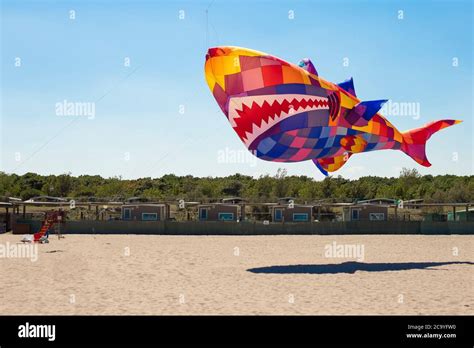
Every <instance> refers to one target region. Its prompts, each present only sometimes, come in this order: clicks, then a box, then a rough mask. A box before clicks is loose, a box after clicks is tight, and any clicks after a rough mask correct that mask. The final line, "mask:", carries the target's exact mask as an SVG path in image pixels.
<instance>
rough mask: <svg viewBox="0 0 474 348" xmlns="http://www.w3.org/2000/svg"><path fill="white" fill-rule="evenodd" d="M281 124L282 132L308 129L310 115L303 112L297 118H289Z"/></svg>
mask: <svg viewBox="0 0 474 348" xmlns="http://www.w3.org/2000/svg"><path fill="white" fill-rule="evenodd" d="M279 124H280V129H281V131H282V132H285V131H290V130H294V129H301V128H306V126H307V124H308V114H307V113H306V112H303V113H301V114H298V115H296V116H291V117H288V118H287V119H284V120H283V121H281V122H280V123H279Z"/></svg>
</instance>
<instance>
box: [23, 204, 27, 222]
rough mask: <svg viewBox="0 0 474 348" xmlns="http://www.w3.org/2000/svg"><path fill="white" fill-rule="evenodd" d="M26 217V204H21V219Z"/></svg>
mask: <svg viewBox="0 0 474 348" xmlns="http://www.w3.org/2000/svg"><path fill="white" fill-rule="evenodd" d="M25 218H26V205H23V219H25Z"/></svg>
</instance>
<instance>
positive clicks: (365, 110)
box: [345, 99, 387, 127]
mask: <svg viewBox="0 0 474 348" xmlns="http://www.w3.org/2000/svg"><path fill="white" fill-rule="evenodd" d="M386 102H387V100H385V99H384V100H368V101H363V102H360V103H358V104H357V105H356V106H354V107H353V108H352V109H351V110H349V111H348V112H347V114H346V116H345V118H346V121H347V122H349V123H350V124H351V125H353V126H357V127H365V126H367V124H368V123H369V121H370V120H371V119H372V117H374V116H375V115H376V114H377V112H378V111H379V110H380V109H381V108H382V105H383V104H385V103H386Z"/></svg>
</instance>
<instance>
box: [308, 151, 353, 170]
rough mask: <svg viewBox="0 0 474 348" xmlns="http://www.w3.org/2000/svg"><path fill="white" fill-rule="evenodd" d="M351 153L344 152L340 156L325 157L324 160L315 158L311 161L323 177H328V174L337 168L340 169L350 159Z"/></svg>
mask: <svg viewBox="0 0 474 348" xmlns="http://www.w3.org/2000/svg"><path fill="white" fill-rule="evenodd" d="M351 155H352V153H350V152H345V153H344V154H342V155H340V156H334V157H326V158H315V159H313V162H314V164H315V165H316V167H317V168H318V169H319V170H320V171H321V173H323V174H324V175H326V176H327V175H328V172H335V171H336V170H338V169H339V168H341V167H342V166H343V165H344V164H345V163H346V162H347V160H348V159H349V157H351Z"/></svg>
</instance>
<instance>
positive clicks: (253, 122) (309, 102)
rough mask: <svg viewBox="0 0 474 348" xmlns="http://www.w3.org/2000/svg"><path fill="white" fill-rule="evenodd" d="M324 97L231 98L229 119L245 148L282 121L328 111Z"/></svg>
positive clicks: (327, 104) (266, 96) (284, 95)
mask: <svg viewBox="0 0 474 348" xmlns="http://www.w3.org/2000/svg"><path fill="white" fill-rule="evenodd" d="M328 109H329V102H328V99H327V98H325V97H319V96H313V95H306V94H275V95H263V96H262V95H260V96H245V97H233V98H231V99H230V101H229V112H228V115H229V116H228V118H229V122H230V123H231V125H232V127H233V128H234V129H235V131H236V132H237V134H238V135H239V136H240V138H241V139H242V140H243V141H244V143H245V144H246V145H247V146H250V144H251V143H252V142H253V141H254V140H255V139H256V138H257V137H258V136H259V135H261V134H263V133H264V132H265V131H267V130H268V129H270V128H271V127H273V126H274V125H276V124H277V123H279V122H281V121H282V120H284V119H285V118H288V117H291V116H294V115H296V114H298V113H301V112H308V111H313V110H328Z"/></svg>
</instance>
